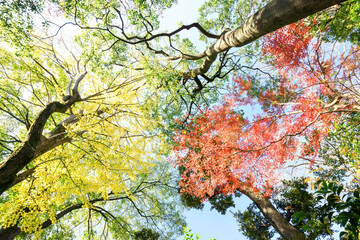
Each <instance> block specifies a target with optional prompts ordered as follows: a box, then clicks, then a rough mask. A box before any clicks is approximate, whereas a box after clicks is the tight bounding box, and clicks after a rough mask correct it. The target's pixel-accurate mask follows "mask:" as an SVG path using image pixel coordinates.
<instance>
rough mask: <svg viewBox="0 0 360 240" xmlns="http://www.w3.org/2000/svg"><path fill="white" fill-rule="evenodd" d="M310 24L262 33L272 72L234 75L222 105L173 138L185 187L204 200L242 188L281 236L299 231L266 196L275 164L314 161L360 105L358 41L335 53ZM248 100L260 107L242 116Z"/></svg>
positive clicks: (274, 178)
mask: <svg viewBox="0 0 360 240" xmlns="http://www.w3.org/2000/svg"><path fill="white" fill-rule="evenodd" d="M309 31H310V27H309V26H306V25H304V23H303V22H300V23H299V24H292V25H289V26H287V27H285V28H283V29H280V30H278V31H277V32H275V33H274V34H271V35H268V36H267V37H266V39H265V41H264V44H263V48H264V54H271V55H272V57H273V58H272V59H271V60H270V61H271V64H272V66H271V68H274V70H275V71H277V76H275V77H273V76H272V75H269V76H270V77H269V78H268V80H267V81H266V80H265V76H266V75H267V74H263V75H262V76H261V75H260V74H259V73H258V75H254V76H251V75H250V74H249V73H245V74H247V75H245V74H243V75H241V74H239V75H240V76H238V77H237V78H236V79H235V86H234V90H233V91H231V92H230V94H228V95H227V96H225V97H224V101H223V103H222V104H221V105H217V106H214V107H208V108H205V109H204V110H203V113H202V114H201V115H199V116H197V117H195V118H193V119H191V120H190V121H189V123H188V124H184V126H183V130H179V131H178V132H177V133H176V134H175V137H174V141H175V142H176V143H177V145H176V146H175V148H174V150H175V152H176V156H175V157H174V163H175V165H177V166H182V167H183V168H184V169H185V171H184V172H183V174H182V181H181V183H180V186H181V187H182V191H183V192H187V193H189V194H192V195H194V196H196V197H198V198H200V199H203V200H204V199H209V198H210V197H212V196H214V195H217V194H225V195H227V194H233V193H235V191H241V192H242V193H244V194H245V195H247V196H248V197H249V198H250V199H251V200H253V201H254V203H255V204H256V205H257V206H258V207H259V209H260V210H261V212H262V213H263V214H264V215H265V216H266V218H267V219H268V220H269V221H270V222H271V224H272V225H273V227H274V228H275V229H276V231H278V232H279V233H280V235H281V236H282V237H283V238H286V239H299V238H300V239H301V238H304V235H302V233H301V232H299V231H298V230H297V229H296V228H294V227H293V226H292V225H291V224H289V222H288V221H286V219H285V218H284V217H282V216H281V214H279V213H278V212H277V211H276V209H275V208H274V207H273V205H272V204H271V203H270V202H269V200H268V197H270V196H271V193H272V191H273V190H274V186H276V184H277V183H278V182H277V180H278V179H279V178H278V177H277V176H279V175H280V174H279V169H283V168H284V167H286V165H287V164H288V163H289V162H291V161H293V160H296V159H303V160H304V161H305V162H307V163H308V164H310V165H313V164H315V163H316V161H317V160H318V153H319V150H320V144H321V141H322V139H324V137H325V136H327V135H328V133H329V131H331V130H332V129H333V124H334V122H336V121H340V120H341V117H342V116H343V115H344V114H345V115H346V113H347V112H357V111H358V110H357V109H358V108H359V106H358V105H357V99H358V91H357V84H358V83H357V78H356V75H357V74H358V71H359V66H358V65H357V62H358V61H357V59H358V57H359V50H358V47H357V46H352V47H349V48H343V50H342V51H343V52H340V53H339V54H337V53H336V52H335V50H334V47H336V46H334V47H333V48H331V47H329V48H328V46H325V45H324V46H322V45H321V41H315V40H312V39H311V37H310V35H309ZM270 57H271V56H270ZM336 58H337V59H339V60H337V61H336V60H335V59H336ZM263 69H264V68H263ZM260 73H261V72H260ZM262 73H264V72H263V71H262ZM246 104H252V105H258V106H261V107H262V110H263V112H262V113H261V114H258V115H256V116H255V117H253V119H251V120H250V119H247V118H246V117H244V115H243V114H242V113H241V112H240V111H239V107H241V106H244V105H246Z"/></svg>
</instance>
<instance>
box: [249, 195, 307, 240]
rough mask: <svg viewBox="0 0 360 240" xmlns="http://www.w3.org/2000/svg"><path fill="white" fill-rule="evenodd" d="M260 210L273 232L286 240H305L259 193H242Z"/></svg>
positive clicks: (303, 235) (302, 234)
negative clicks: (273, 229)
mask: <svg viewBox="0 0 360 240" xmlns="http://www.w3.org/2000/svg"><path fill="white" fill-rule="evenodd" d="M242 192H243V193H244V194H245V195H246V196H248V197H249V198H250V199H251V200H252V201H253V202H254V203H255V204H256V206H257V207H258V208H259V209H260V211H261V212H262V214H263V215H264V217H266V219H268V220H269V221H270V223H271V225H272V226H273V227H274V228H275V230H276V231H277V232H278V233H279V234H280V235H281V237H283V238H284V239H288V240H305V239H306V237H305V234H304V233H302V232H301V231H300V230H298V229H297V228H295V227H294V226H293V225H291V224H290V223H289V222H288V221H287V220H286V219H285V218H284V217H283V216H282V215H281V214H280V213H279V212H278V211H277V210H276V208H275V207H274V206H273V205H272V203H271V202H270V201H269V199H267V198H266V197H264V196H263V195H261V194H260V193H256V192H252V191H242Z"/></svg>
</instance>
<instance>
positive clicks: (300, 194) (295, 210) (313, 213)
mask: <svg viewBox="0 0 360 240" xmlns="http://www.w3.org/2000/svg"><path fill="white" fill-rule="evenodd" d="M283 184H284V186H285V187H284V188H283V189H281V191H280V193H279V195H278V196H277V197H276V198H275V199H274V200H273V202H274V205H275V206H276V208H277V209H278V211H279V212H280V213H281V214H282V215H283V216H284V218H285V219H286V220H287V221H289V222H292V223H293V224H294V226H295V227H296V228H298V229H300V230H301V231H303V232H304V233H305V235H306V237H307V239H317V238H319V237H325V236H331V235H332V232H331V230H330V227H331V224H330V222H329V221H323V222H321V221H320V220H319V216H320V215H321V214H323V213H324V210H323V209H322V208H321V204H319V202H317V201H316V199H315V198H314V196H313V193H312V192H311V191H310V190H309V189H308V184H307V183H306V182H305V181H304V178H300V179H295V180H291V181H284V182H283ZM234 216H235V217H236V220H237V222H238V223H239V226H240V229H239V231H241V232H242V233H243V234H244V235H246V236H247V237H248V238H249V239H251V240H265V239H271V238H272V237H273V236H274V234H275V233H276V231H275V229H274V228H273V227H272V225H271V223H270V222H269V221H268V220H267V219H266V218H265V217H264V216H263V215H262V213H261V212H260V211H259V209H257V208H256V206H255V205H254V204H251V205H250V206H249V207H248V208H247V209H246V210H245V211H244V212H240V211H238V212H237V213H235V214H234ZM259 233H261V234H259Z"/></svg>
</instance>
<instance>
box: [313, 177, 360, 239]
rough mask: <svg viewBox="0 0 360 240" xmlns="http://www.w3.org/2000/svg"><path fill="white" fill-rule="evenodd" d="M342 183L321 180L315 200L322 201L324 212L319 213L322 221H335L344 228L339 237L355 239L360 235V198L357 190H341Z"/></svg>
mask: <svg viewBox="0 0 360 240" xmlns="http://www.w3.org/2000/svg"><path fill="white" fill-rule="evenodd" d="M343 190H344V187H343V186H342V185H337V184H334V183H333V182H330V183H327V182H325V181H324V182H322V184H321V188H320V190H318V191H317V192H316V193H317V199H316V200H317V201H324V202H325V203H324V205H323V206H322V208H323V209H324V213H323V214H321V215H320V220H321V221H322V222H324V221H329V222H335V223H337V224H339V225H340V226H342V227H344V228H345V231H342V232H341V233H340V237H341V239H349V240H356V239H359V236H360V198H359V190H360V188H356V189H355V190H354V191H352V192H345V193H344V192H343Z"/></svg>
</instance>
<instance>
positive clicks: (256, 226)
mask: <svg viewBox="0 0 360 240" xmlns="http://www.w3.org/2000/svg"><path fill="white" fill-rule="evenodd" d="M234 217H235V218H236V221H237V222H238V224H239V226H240V228H239V231H241V232H242V233H243V234H244V235H245V236H246V237H247V238H248V239H250V240H270V239H271V238H272V237H273V236H274V234H275V230H274V229H273V228H272V226H271V223H270V222H269V221H268V220H267V219H266V218H264V216H263V215H262V213H261V212H260V211H259V209H258V208H257V207H256V205H255V204H254V203H252V204H250V205H249V206H248V207H247V209H246V210H245V211H244V212H241V211H238V212H236V213H234Z"/></svg>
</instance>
